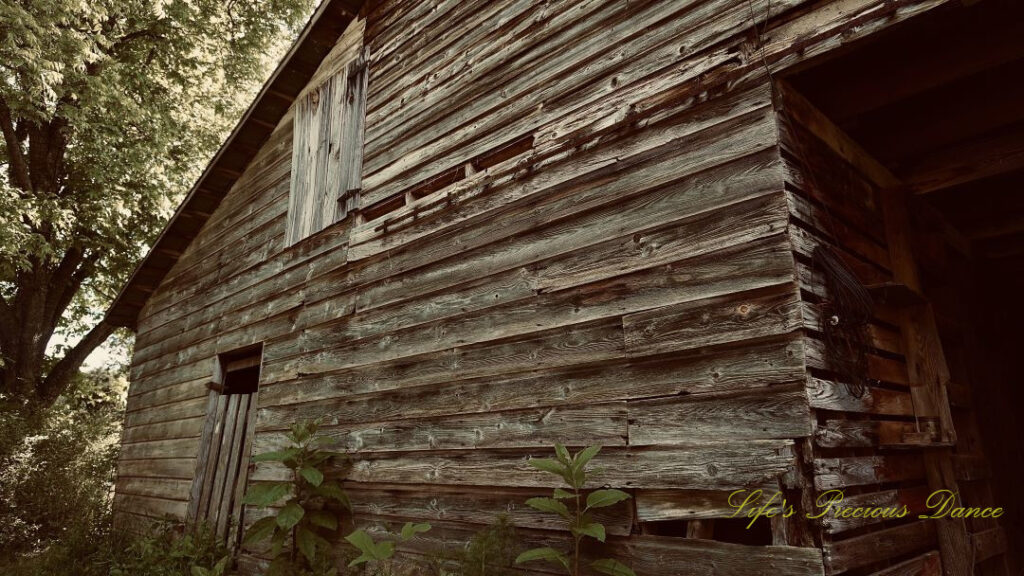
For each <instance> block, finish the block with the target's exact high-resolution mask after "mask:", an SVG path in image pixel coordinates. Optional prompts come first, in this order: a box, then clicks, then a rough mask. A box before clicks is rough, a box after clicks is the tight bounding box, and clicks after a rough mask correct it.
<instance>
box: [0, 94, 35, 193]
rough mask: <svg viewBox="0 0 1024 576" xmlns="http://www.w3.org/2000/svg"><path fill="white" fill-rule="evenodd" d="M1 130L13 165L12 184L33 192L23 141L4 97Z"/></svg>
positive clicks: (11, 167)
mask: <svg viewBox="0 0 1024 576" xmlns="http://www.w3.org/2000/svg"><path fill="white" fill-rule="evenodd" d="M0 130H2V131H3V134H4V142H5V143H6V144H7V156H8V157H9V158H8V160H9V161H10V163H11V165H10V174H11V182H12V183H13V184H14V185H15V186H17V187H19V188H21V189H22V190H25V191H29V190H32V179H31V178H29V174H28V164H26V162H25V156H24V154H23V152H22V150H21V141H20V140H19V139H18V134H17V130H16V129H15V126H14V120H13V119H12V118H11V109H10V108H9V107H8V106H7V101H5V100H4V99H3V98H2V97H0Z"/></svg>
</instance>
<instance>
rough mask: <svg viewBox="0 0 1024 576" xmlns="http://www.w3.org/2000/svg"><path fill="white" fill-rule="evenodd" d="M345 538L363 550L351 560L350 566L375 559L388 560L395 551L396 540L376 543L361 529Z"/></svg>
mask: <svg viewBox="0 0 1024 576" xmlns="http://www.w3.org/2000/svg"><path fill="white" fill-rule="evenodd" d="M345 540H348V542H349V544H351V545H353V546H355V547H356V548H357V549H358V550H359V551H360V552H362V554H361V555H360V556H359V557H358V558H356V559H355V560H353V561H351V562H349V564H348V565H349V566H358V565H359V564H362V563H364V562H370V561H374V560H387V559H388V558H391V556H392V555H393V554H394V553H395V544H394V542H380V543H375V542H374V541H373V538H371V537H370V535H369V534H367V533H366V532H365V531H364V530H361V529H360V530H356V531H355V532H353V533H351V534H349V535H348V536H346V537H345Z"/></svg>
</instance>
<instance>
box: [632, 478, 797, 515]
mask: <svg viewBox="0 0 1024 576" xmlns="http://www.w3.org/2000/svg"><path fill="white" fill-rule="evenodd" d="M756 489H760V490H762V493H763V494H767V495H768V497H770V496H771V495H772V494H774V493H775V492H777V491H778V490H779V486H778V483H774V484H770V483H769V484H765V485H763V486H761V487H760V488H751V489H750V490H756ZM732 494H733V492H730V491H718V490H637V491H636V496H635V502H636V519H637V520H638V521H640V522H658V521H665V520H691V519H710V518H731V517H733V515H734V514H736V506H735V504H737V500H736V497H735V496H734V497H733V500H732V504H730V501H729V498H730V496H731V495H732ZM742 500H743V497H740V500H739V502H742Z"/></svg>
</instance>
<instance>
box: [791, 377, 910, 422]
mask: <svg viewBox="0 0 1024 576" xmlns="http://www.w3.org/2000/svg"><path fill="white" fill-rule="evenodd" d="M807 394H808V398H809V401H810V405H811V407H812V408H816V409H818V410H834V411H837V412H858V413H866V414H879V415H889V416H913V415H914V405H913V402H912V401H911V397H910V394H908V393H906V392H900V391H896V390H889V389H886V388H878V387H875V386H866V387H865V388H864V394H863V395H861V396H860V397H857V396H854V395H853V394H851V393H850V390H849V388H847V386H845V385H844V384H842V383H841V382H833V381H831V380H825V379H822V378H814V377H809V378H808V379H807Z"/></svg>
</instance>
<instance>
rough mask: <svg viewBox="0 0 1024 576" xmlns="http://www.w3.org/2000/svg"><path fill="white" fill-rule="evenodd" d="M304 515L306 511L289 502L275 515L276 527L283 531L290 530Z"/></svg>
mask: <svg viewBox="0 0 1024 576" xmlns="http://www.w3.org/2000/svg"><path fill="white" fill-rule="evenodd" d="M305 515H306V510H305V509H303V508H302V506H300V505H299V504H298V503H297V502H289V503H287V504H285V506H284V508H281V511H280V512H278V513H277V525H278V526H280V527H281V528H284V529H285V530H291V529H292V527H294V526H295V525H296V524H298V523H299V520H302V517H303V516H305Z"/></svg>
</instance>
